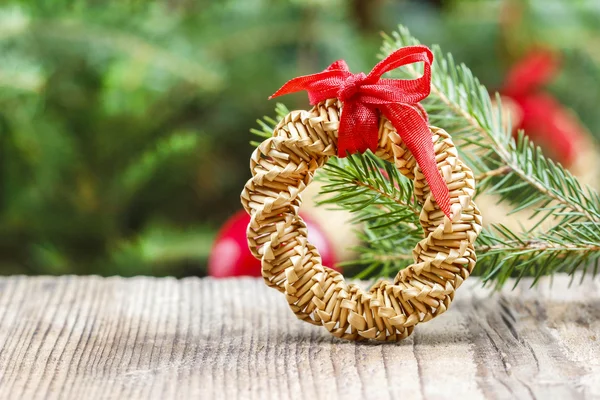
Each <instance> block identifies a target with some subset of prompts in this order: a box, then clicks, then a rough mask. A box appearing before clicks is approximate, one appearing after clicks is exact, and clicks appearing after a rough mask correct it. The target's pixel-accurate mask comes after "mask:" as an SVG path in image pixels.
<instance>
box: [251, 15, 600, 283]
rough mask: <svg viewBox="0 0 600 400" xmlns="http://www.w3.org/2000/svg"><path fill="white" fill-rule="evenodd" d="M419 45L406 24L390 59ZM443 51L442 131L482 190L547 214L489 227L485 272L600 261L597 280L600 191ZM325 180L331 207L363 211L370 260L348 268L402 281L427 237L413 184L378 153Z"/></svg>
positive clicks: (347, 163) (388, 43)
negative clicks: (516, 225) (528, 223)
mask: <svg viewBox="0 0 600 400" xmlns="http://www.w3.org/2000/svg"><path fill="white" fill-rule="evenodd" d="M417 43H418V42H417V41H416V39H414V38H413V37H411V36H410V34H409V33H408V31H407V30H406V29H405V28H402V27H401V28H400V31H399V32H398V33H395V34H393V36H392V37H386V38H385V42H384V46H383V50H384V53H389V52H391V51H394V50H395V49H397V48H398V47H401V46H406V45H412V44H417ZM433 50H434V53H435V59H436V62H435V63H434V68H433V69H432V90H431V94H430V96H429V97H428V98H427V99H426V100H425V101H424V102H423V105H424V106H425V108H426V110H427V112H428V114H429V117H430V120H431V123H432V125H438V126H441V127H443V128H444V129H446V130H447V131H448V132H449V133H451V134H452V135H453V137H454V139H455V142H456V143H457V144H458V145H459V151H460V153H461V156H462V157H463V158H464V159H465V160H466V161H467V163H468V164H469V165H470V166H471V167H472V168H473V170H474V171H475V173H476V177H477V180H478V181H479V182H478V191H479V193H483V192H485V193H488V194H494V195H496V196H498V198H499V201H500V202H507V203H509V204H510V205H511V206H512V211H511V212H512V213H514V212H517V211H522V210H529V211H531V217H532V218H533V217H535V216H538V215H539V216H540V217H538V218H539V221H540V222H539V223H538V224H536V226H535V227H533V228H531V229H530V230H527V231H525V232H518V233H515V232H512V231H511V230H510V229H508V228H506V227H505V226H502V225H495V226H492V227H491V228H490V229H487V230H485V231H484V232H483V233H482V235H481V236H480V237H479V239H478V241H477V242H476V251H477V254H478V257H479V262H478V266H477V270H476V271H475V272H476V273H479V274H481V275H482V277H483V280H484V282H495V285H496V287H501V286H502V285H503V284H504V283H505V282H506V280H507V279H508V278H509V277H516V278H517V279H516V282H518V281H519V278H520V277H522V276H526V275H529V276H535V277H536V279H535V280H534V281H533V283H534V284H535V283H536V282H537V278H539V277H540V276H542V275H546V274H552V273H554V272H557V271H566V272H568V273H570V274H574V273H575V271H576V270H577V269H578V268H579V267H582V268H583V270H584V271H587V269H588V267H589V266H590V265H592V264H594V268H593V272H594V274H595V273H596V272H597V270H598V264H599V263H600V196H599V195H598V193H597V192H595V191H594V190H592V189H591V188H589V187H583V186H582V185H581V184H580V183H579V182H578V180H577V179H576V178H575V177H574V176H573V175H571V174H570V173H569V172H568V171H567V170H565V169H564V168H563V167H562V166H561V165H560V164H556V163H554V162H553V161H552V160H549V159H547V158H546V157H545V156H544V155H543V154H542V152H541V150H540V149H539V148H538V147H537V146H535V145H534V144H533V143H532V142H531V141H530V140H529V139H528V138H527V137H526V136H525V135H524V134H523V133H522V132H521V133H519V135H518V136H517V138H514V137H513V135H512V130H511V128H510V127H511V124H510V123H507V122H506V118H505V117H504V116H503V115H502V107H501V103H500V99H499V96H496V100H495V103H493V102H492V100H491V98H490V96H489V94H488V91H487V90H486V89H485V87H484V86H483V85H481V84H480V83H479V81H478V80H477V78H475V77H474V76H473V74H472V73H471V71H470V70H469V69H468V68H467V67H466V66H464V65H459V66H457V65H456V64H455V63H454V61H453V59H452V56H451V55H444V54H443V53H442V52H441V50H440V49H439V47H436V46H434V47H433ZM384 55H385V54H384ZM420 74H421V72H420V71H419V69H418V68H415V67H410V66H409V67H407V68H406V69H404V70H403V72H401V73H400V75H403V76H404V77H407V76H408V77H409V78H414V77H417V76H420ZM279 107H280V111H282V109H281V106H279ZM285 111H287V110H285ZM273 125H275V121H274V120H268V121H266V122H263V123H262V126H263V130H262V131H261V132H262V134H263V135H271V132H272V127H273ZM382 171H386V173H385V174H384V173H382ZM320 179H321V180H322V181H323V182H324V187H323V190H322V192H321V195H322V196H324V197H323V198H324V200H322V201H321V204H336V205H337V206H338V207H339V208H342V209H345V210H348V211H351V212H354V213H356V217H355V218H354V221H355V222H357V223H361V224H362V225H361V232H360V233H359V237H360V238H361V239H362V241H363V242H364V245H363V246H360V247H359V248H358V249H357V250H358V251H359V254H360V256H359V258H358V259H357V260H354V261H352V262H350V263H346V265H362V266H364V270H363V271H362V273H361V274H359V275H358V277H360V278H364V277H367V276H372V277H377V276H384V275H393V274H395V273H397V272H398V271H399V270H400V269H402V268H404V267H406V266H407V265H408V264H410V262H411V261H412V257H411V256H408V254H410V250H411V249H412V248H413V247H414V245H415V244H416V242H417V241H418V240H420V239H421V238H422V232H421V229H420V226H419V224H418V210H419V207H418V206H417V205H416V204H414V199H413V197H412V186H411V184H410V182H409V181H408V180H406V179H404V178H403V177H401V176H399V173H398V172H397V171H396V170H395V168H393V166H392V165H391V164H389V163H387V162H383V161H381V160H379V159H377V158H376V157H374V156H373V155H372V154H370V153H365V154H362V155H354V156H352V157H348V158H345V159H336V158H332V159H331V160H330V162H329V163H328V164H327V167H326V168H325V169H324V171H323V173H322V174H321V175H320ZM484 218H485V215H484ZM550 219H551V220H552V221H553V226H552V227H551V228H549V229H547V230H546V231H540V229H539V224H540V223H541V222H543V221H544V220H550Z"/></svg>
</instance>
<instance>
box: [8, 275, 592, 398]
mask: <svg viewBox="0 0 600 400" xmlns="http://www.w3.org/2000/svg"><path fill="white" fill-rule="evenodd" d="M415 332H416V333H415V334H414V335H413V336H412V337H411V338H409V339H407V340H406V341H404V342H401V343H398V344H391V345H390V344H383V345H381V344H364V343H362V344H356V343H350V342H344V341H340V340H336V339H333V338H331V337H330V336H329V335H328V333H327V332H326V331H325V330H324V329H323V328H320V327H315V326H312V325H308V324H306V323H303V322H301V321H298V320H296V319H295V318H294V316H293V315H292V313H291V312H290V311H289V310H288V309H287V305H286V302H285V300H284V299H283V298H281V295H280V294H279V293H277V292H276V291H274V290H272V289H269V288H267V287H265V286H264V284H263V283H262V281H261V280H257V279H238V280H218V281H217V280H211V279H184V280H175V279H168V278H167V279H155V278H143V277H140V278H132V279H123V278H108V279H103V278H99V277H61V278H49V277H33V278H26V277H10V278H2V279H0V397H2V398H11V399H29V398H49V399H58V398H60V399H97V398H98V399H99V398H103V399H148V398H154V399H175V398H178V399H179V398H206V399H209V398H217V399H219V398H228V399H236V398H243V399H245V398H250V399H267V398H277V399H280V398H281V399H287V398H292V399H298V398H306V399H311V400H312V399H336V398H344V399H353V398H368V399H370V398H372V399H387V398H390V399H392V398H403V399H444V398H447V399H457V398H458V399H461V400H464V399H471V398H473V399H480V398H490V399H509V398H510V399H512V398H518V399H530V398H540V399H551V398H557V399H567V398H590V399H591V398H597V397H598V396H600V340H599V339H600V279H596V280H592V279H591V278H589V279H587V280H586V281H585V282H584V284H583V285H581V286H579V285H573V286H572V287H571V288H568V278H567V277H564V276H561V277H557V278H555V279H554V285H553V287H550V286H549V280H545V281H542V283H541V284H540V286H539V287H538V288H537V289H528V285H521V286H519V287H518V288H517V289H516V290H515V291H513V292H510V291H508V290H507V291H504V292H503V293H498V294H493V295H490V292H489V291H487V290H485V289H482V288H481V287H480V284H479V282H478V281H477V280H476V279H469V280H468V281H467V282H466V283H465V285H463V287H461V288H460V290H459V291H458V294H457V298H456V301H455V302H454V303H453V305H452V307H451V309H450V310H449V311H448V312H447V313H446V314H444V315H442V316H441V317H439V318H438V319H436V320H434V321H431V322H429V323H426V324H423V325H420V326H418V327H417V329H416V331H415Z"/></svg>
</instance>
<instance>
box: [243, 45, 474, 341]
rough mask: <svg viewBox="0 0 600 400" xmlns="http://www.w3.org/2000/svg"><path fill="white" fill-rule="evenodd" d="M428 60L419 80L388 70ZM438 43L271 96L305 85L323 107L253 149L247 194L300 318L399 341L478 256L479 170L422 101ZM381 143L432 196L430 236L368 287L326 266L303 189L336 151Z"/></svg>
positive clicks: (280, 282) (438, 307)
mask: <svg viewBox="0 0 600 400" xmlns="http://www.w3.org/2000/svg"><path fill="white" fill-rule="evenodd" d="M418 62H422V63H423V64H424V68H423V70H424V74H423V76H422V77H420V78H418V79H413V80H400V79H384V78H381V76H382V75H383V74H384V73H386V72H388V71H390V70H392V69H395V68H398V67H400V66H403V65H407V64H412V63H418ZM432 62H433V55H432V53H431V51H430V50H429V49H428V48H427V47H425V46H409V47H404V48H401V49H399V50H397V51H395V52H394V53H392V54H390V55H389V56H388V57H387V58H385V59H384V60H382V61H381V62H380V63H379V64H377V65H376V66H375V67H374V68H373V70H372V71H371V72H370V73H369V74H368V75H365V74H364V73H360V74H352V73H351V72H350V71H349V69H348V67H347V65H346V63H345V62H344V61H337V62H335V63H333V64H332V65H331V66H329V67H328V68H327V69H326V70H325V71H323V72H320V73H317V74H313V75H307V76H301V77H298V78H295V79H292V80H290V81H289V82H287V83H286V84H285V85H284V86H283V87H282V88H281V89H279V90H278V91H277V92H276V93H275V94H274V95H273V96H272V97H275V96H280V95H283V94H287V93H292V92H296V91H301V90H306V91H307V92H308V95H309V99H310V103H311V104H312V105H313V108H312V109H311V110H309V111H292V112H290V113H289V114H288V115H286V116H285V117H284V118H283V119H282V120H281V121H280V122H279V124H278V125H277V126H276V127H275V130H274V132H273V136H272V137H270V138H268V139H266V140H265V141H264V142H262V143H261V144H260V145H259V146H258V147H257V148H256V150H255V151H254V153H253V154H252V157H251V160H250V168H251V171H252V178H251V179H250V180H249V181H248V182H247V183H246V186H245V187H244V190H243V192H242V195H241V199H242V204H243V206H244V208H245V209H246V211H247V212H248V213H249V214H250V216H251V221H250V224H249V226H248V230H247V236H248V245H249V247H250V250H251V251H252V253H253V255H254V256H255V257H257V258H258V259H260V260H261V262H262V275H263V278H264V280H265V282H266V284H267V285H268V286H271V287H274V288H275V289H277V290H279V291H280V292H282V293H284V294H285V298H286V300H287V302H288V303H289V306H290V308H291V309H292V311H293V312H294V313H295V314H296V316H297V317H298V318H299V319H302V320H305V321H307V322H310V323H313V324H315V325H323V326H324V327H325V328H326V329H327V330H328V331H329V332H330V333H331V334H332V335H334V336H336V337H340V338H343V339H350V340H362V339H374V340H380V341H398V340H401V339H403V338H405V337H407V336H408V335H410V334H411V333H412V331H413V329H414V327H415V325H417V324H418V323H420V322H425V321H429V320H430V319H432V318H434V317H436V316H437V315H439V314H441V313H443V312H444V311H446V310H447V309H448V307H449V306H450V303H451V302H452V299H453V298H454V292H455V290H456V289H457V288H458V287H459V286H460V285H461V284H462V282H463V281H464V280H465V279H466V278H467V277H468V276H469V274H470V273H471V271H472V270H473V267H474V266H475V262H476V255H475V250H474V246H473V244H474V242H475V239H476V238H477V236H478V234H479V232H480V231H481V224H482V220H481V214H480V213H479V210H478V209H477V206H476V205H475V204H474V203H473V201H472V198H473V195H474V192H475V180H474V177H473V172H472V171H471V170H470V169H469V167H467V166H466V165H465V164H464V163H463V162H462V161H461V160H460V159H459V158H458V153H457V151H456V147H455V146H454V144H453V143H452V139H451V137H450V135H449V134H448V133H447V132H446V131H444V130H443V129H441V128H436V127H430V126H428V122H427V114H426V113H425V111H424V109H423V108H422V107H421V106H420V104H419V101H421V100H423V99H424V98H425V97H427V96H428V95H429V91H430V86H431V64H432ZM367 149H368V150H371V151H372V152H373V154H375V155H376V156H377V157H380V158H381V159H383V160H386V161H389V162H391V163H393V164H394V165H395V166H396V168H398V170H399V171H400V172H401V173H402V174H403V175H404V176H406V177H407V178H409V179H412V180H413V181H414V196H415V198H416V200H417V201H418V202H419V204H422V211H421V214H420V217H419V218H420V223H421V226H422V228H423V239H422V240H421V241H420V242H419V243H417V245H416V247H415V248H414V250H413V254H412V255H413V258H414V262H413V263H412V264H411V265H410V266H408V267H407V268H405V269H403V270H402V271H400V272H399V273H398V275H397V276H396V277H395V279H394V280H393V282H389V281H380V282H378V283H376V284H375V285H374V286H373V287H372V288H371V289H370V290H369V291H365V290H363V289H361V288H360V287H359V286H357V285H356V284H353V283H347V282H346V281H345V279H344V277H343V275H341V274H340V273H338V272H336V271H334V270H332V269H330V268H327V267H326V266H323V265H322V263H321V257H320V256H319V251H318V249H316V248H315V246H313V245H312V244H311V243H310V242H309V241H308V240H307V229H306V225H305V223H304V221H303V220H302V218H300V217H299V215H298V211H299V209H300V205H301V197H300V194H301V193H302V191H303V190H304V189H305V188H306V186H307V185H309V184H310V182H311V181H312V179H313V175H314V173H315V171H316V170H317V169H318V168H320V167H321V166H323V165H324V164H325V163H326V162H327V160H328V159H329V158H330V157H335V156H337V157H345V156H346V155H347V154H352V153H356V152H364V151H366V150H367Z"/></svg>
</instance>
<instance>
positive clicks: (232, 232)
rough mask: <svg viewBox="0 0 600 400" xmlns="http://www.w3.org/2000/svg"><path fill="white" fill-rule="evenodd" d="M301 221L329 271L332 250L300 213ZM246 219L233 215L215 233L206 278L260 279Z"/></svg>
mask: <svg viewBox="0 0 600 400" xmlns="http://www.w3.org/2000/svg"><path fill="white" fill-rule="evenodd" d="M301 217H302V219H303V220H304V222H305V223H306V227H307V228H308V240H309V241H310V242H311V243H312V244H314V245H315V246H316V247H317V249H319V253H320V254H321V259H322V261H323V265H326V266H328V267H330V268H332V267H333V266H334V264H335V263H336V259H335V255H334V251H333V246H332V244H331V242H330V241H329V239H328V238H327V237H326V236H325V234H324V233H323V230H322V229H321V227H320V226H319V225H318V224H317V223H316V222H314V221H313V220H312V219H311V218H310V217H307V216H306V215H305V214H304V213H302V214H301ZM249 223H250V216H249V215H248V214H247V213H246V212H245V211H243V210H242V211H238V212H237V213H235V214H234V215H233V216H232V217H231V218H229V220H227V222H226V223H225V225H223V227H222V228H221V229H220V230H219V233H218V235H217V238H216V240H215V242H214V244H213V248H212V251H211V253H210V257H209V259H208V274H209V275H210V276H213V277H216V278H226V277H231V276H261V265H260V260H257V259H256V258H254V256H253V255H252V253H251V252H250V250H249V249H248V242H247V240H246V228H247V227H248V224H249Z"/></svg>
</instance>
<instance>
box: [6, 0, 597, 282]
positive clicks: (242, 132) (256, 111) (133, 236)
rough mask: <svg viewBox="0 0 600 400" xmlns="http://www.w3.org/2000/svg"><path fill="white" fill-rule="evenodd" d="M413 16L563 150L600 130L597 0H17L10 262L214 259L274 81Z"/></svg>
mask: <svg viewBox="0 0 600 400" xmlns="http://www.w3.org/2000/svg"><path fill="white" fill-rule="evenodd" d="M398 24H403V25H406V26H407V27H408V28H409V29H410V30H411V32H412V34H413V35H414V36H416V37H418V38H419V39H420V40H421V41H422V42H423V43H425V44H433V43H438V44H440V45H441V46H442V48H443V49H444V50H445V51H449V52H451V53H453V55H454V56H455V58H456V59H457V60H458V61H460V62H465V63H466V64H467V65H468V66H469V67H470V68H471V69H472V70H473V71H474V73H475V74H476V75H477V76H478V77H479V78H480V79H481V81H482V82H483V83H484V84H485V85H487V86H488V88H490V90H500V91H501V92H503V94H504V95H505V96H506V97H507V98H508V99H507V102H506V104H508V105H507V107H512V108H513V109H514V110H515V116H516V121H517V122H516V124H520V126H525V127H527V131H528V132H532V135H533V134H534V133H535V134H537V136H535V137H534V140H539V143H540V144H541V145H542V146H544V147H546V148H547V151H548V153H549V154H551V155H552V156H553V157H555V158H556V159H557V160H559V161H561V162H563V163H565V164H567V165H569V164H572V165H573V166H574V167H573V168H577V167H576V164H577V163H576V161H574V160H576V159H577V157H576V156H577V154H578V149H580V148H582V145H581V143H586V145H584V146H583V147H585V148H586V149H587V150H588V152H589V151H590V149H593V148H594V146H595V145H596V144H597V143H598V139H599V138H600V112H598V105H599V104H600V86H599V84H598V82H600V2H598V1H595V0H590V1H587V2H586V1H570V0H564V1H557V0H529V1H525V0H522V1H517V0H494V1H491V0H490V1H475V0H468V1H458V0H455V1H424V0H416V1H407V0H405V1H388V0H372V1H360V0H353V1H349V0H347V1H342V0H329V1H325V0H280V1H275V0H222V1H216V0H215V1H205V0H194V1H193V0H162V1H148V0H147V1H132V0H113V1H99V0H87V1H86V0H67V1H63V0H53V1H46V0H38V1H34V0H32V1H3V2H2V5H0V274H15V273H24V274H66V273H74V274H100V275H113V274H119V275H125V276H129V275H136V274H144V275H157V276H162V275H174V276H187V275H198V276H203V275H206V274H207V260H208V258H209V254H210V252H211V246H212V244H213V241H214V240H215V237H216V235H217V231H218V230H219V229H220V228H221V227H222V226H223V224H224V223H225V222H226V221H227V220H228V219H229V218H230V217H231V216H232V215H233V214H234V213H236V212H237V211H238V210H239V209H240V203H239V193H240V192H241V189H242V187H243V184H244V183H245V181H246V180H247V179H248V178H249V169H248V160H249V156H250V153H251V152H252V146H251V145H250V144H249V142H250V141H251V140H253V139H255V138H253V137H252V135H251V134H250V133H249V129H250V128H253V127H256V126H257V123H256V119H257V118H261V117H262V116H264V115H274V108H275V102H274V101H267V97H268V96H269V95H270V94H272V93H273V92H274V91H275V90H276V89H277V88H279V86H281V84H283V83H284V82H285V81H286V80H288V79H290V78H292V77H295V76H298V75H302V74H309V73H314V72H318V71H320V70H322V69H323V68H324V67H326V66H327V65H328V64H330V63H331V62H332V61H334V60H336V59H340V58H344V59H345V60H346V61H347V62H348V64H349V65H350V67H351V69H352V70H353V71H354V72H358V71H368V70H370V69H371V67H372V66H373V65H374V64H375V63H376V62H377V60H378V59H377V54H378V53H379V47H380V45H381V36H380V33H381V32H382V31H383V32H388V33H389V32H391V31H393V30H395V29H396V28H397V25H398ZM557 60H559V61H557ZM532 71H533V72H532ZM536 71H537V72H536ZM515 80H516V82H517V84H516V85H515ZM525 81H527V82H529V83H528V84H525V83H523V84H522V85H521V83H522V82H525ZM521 89H522V90H521ZM540 90H543V96H542V98H543V101H542V100H539V101H537V102H536V101H533V100H531V98H532V97H534V98H535V96H529V94H528V93H530V92H535V93H538V92H539V91H540ZM538 97H539V96H538ZM511 98H512V100H511ZM282 101H284V102H285V103H286V105H287V106H288V107H289V108H304V109H305V108H307V107H308V102H307V99H306V95H305V94H299V95H294V96H288V97H286V98H284V99H282ZM532 102H533V104H532ZM555 112H558V113H564V114H565V115H568V116H569V117H568V118H567V119H566V121H567V122H564V121H563V122H564V123H562V125H561V126H558V127H557V126H539V125H540V124H539V119H540V118H539V116H540V115H541V116H544V115H549V114H553V113H555ZM532 116H537V118H538V119H537V120H536V119H535V118H534V117H532ZM532 118H533V119H532ZM542 119H543V118H542ZM536 121H538V122H536ZM536 123H537V124H538V125H536ZM565 124H566V125H565ZM542 125H543V123H542ZM538 128H539V129H538ZM582 138H583V139H582ZM557 143H558V144H559V145H557ZM564 143H567V144H566V145H565V144H564ZM573 143H574V144H573ZM570 144H573V146H572V148H571V147H569V146H570ZM589 144H592V145H591V146H590V145H589ZM578 146H579V147H578ZM597 155H598V153H597V152H594V153H593V155H592V156H591V157H596V156H597ZM588 156H589V155H588ZM575 172H576V173H578V171H575ZM229 228H231V226H229ZM229 228H228V229H229ZM225 234H227V233H225ZM329 240H332V241H334V240H335V238H329Z"/></svg>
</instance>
